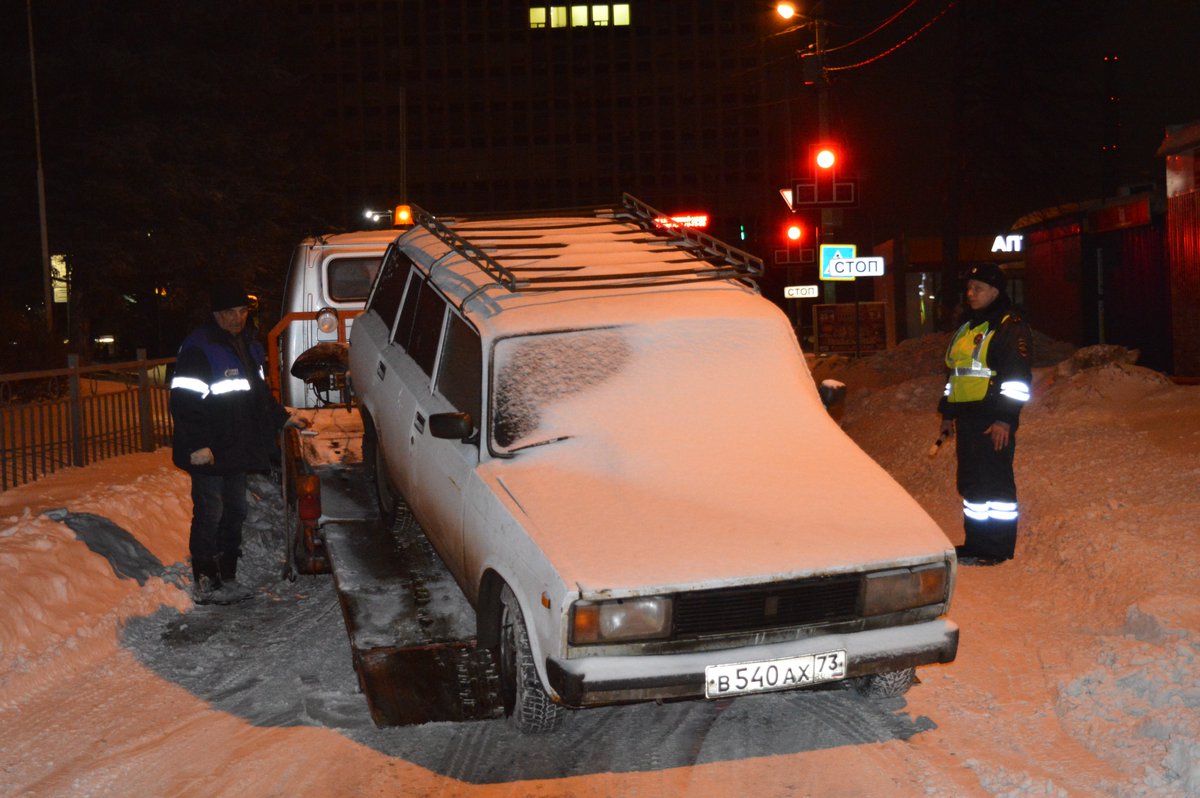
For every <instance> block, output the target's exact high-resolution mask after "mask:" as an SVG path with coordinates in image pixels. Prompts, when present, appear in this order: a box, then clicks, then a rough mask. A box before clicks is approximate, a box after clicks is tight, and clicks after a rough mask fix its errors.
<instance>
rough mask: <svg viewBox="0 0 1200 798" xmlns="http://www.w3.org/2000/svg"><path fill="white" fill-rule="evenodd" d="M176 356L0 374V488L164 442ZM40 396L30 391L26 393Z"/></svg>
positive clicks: (140, 355)
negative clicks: (169, 380) (170, 373)
mask: <svg viewBox="0 0 1200 798" xmlns="http://www.w3.org/2000/svg"><path fill="white" fill-rule="evenodd" d="M174 362H175V358H162V359H159V360H147V359H146V352H145V350H144V349H139V350H138V352H137V360H135V361H127V362H124V363H107V364H104V365H95V366H80V365H79V357H78V356H77V355H68V356H67V367H66V368H65V369H53V370H49V371H27V372H21V373H18V374H0V491H5V490H8V489H9V488H14V487H17V486H18V485H24V484H26V483H28V482H34V481H36V480H38V479H40V478H42V477H44V476H46V475H48V474H52V473H54V472H56V471H59V470H60V469H63V468H68V467H72V466H85V465H87V464H88V463H94V462H97V461H99V460H104V459H107V458H109V457H116V456H117V455H122V454H130V453H132V452H152V451H154V450H155V449H156V448H158V447H159V446H163V445H169V444H170V442H171V432H172V423H171V414H170V411H169V410H168V407H167V404H168V400H169V397H170V386H169V385H168V384H167V379H166V371H167V366H168V365H170V364H172V363H174ZM35 394H36V395H38V396H40V397H41V398H36V399H34V398H29V397H30V396H32V395H35Z"/></svg>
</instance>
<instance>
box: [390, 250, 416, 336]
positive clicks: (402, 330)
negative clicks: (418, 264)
mask: <svg viewBox="0 0 1200 798" xmlns="http://www.w3.org/2000/svg"><path fill="white" fill-rule="evenodd" d="M421 283H422V280H421V273H420V272H419V271H417V270H416V269H415V268H414V269H412V270H411V271H410V272H409V274H408V291H406V292H404V307H403V308H401V309H400V323H399V324H397V325H396V331H395V332H394V333H393V334H392V343H394V344H398V345H399V346H400V347H401V348H402V349H404V351H406V352H407V351H408V344H409V340H410V339H411V338H412V329H413V322H414V321H416V318H417V297H419V296H420V295H421Z"/></svg>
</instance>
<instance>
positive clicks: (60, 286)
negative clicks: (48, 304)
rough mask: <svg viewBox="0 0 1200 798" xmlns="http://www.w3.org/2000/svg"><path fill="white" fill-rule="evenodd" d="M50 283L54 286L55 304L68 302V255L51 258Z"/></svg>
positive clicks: (52, 256)
mask: <svg viewBox="0 0 1200 798" xmlns="http://www.w3.org/2000/svg"><path fill="white" fill-rule="evenodd" d="M50 281H51V283H53V285H54V301H55V303H62V302H67V301H68V300H69V297H68V284H67V256H66V255H51V256H50Z"/></svg>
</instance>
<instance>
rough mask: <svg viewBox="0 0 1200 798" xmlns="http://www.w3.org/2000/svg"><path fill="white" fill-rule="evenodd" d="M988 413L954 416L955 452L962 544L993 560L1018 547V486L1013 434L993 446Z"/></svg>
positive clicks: (1011, 553)
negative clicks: (997, 446) (1002, 443)
mask: <svg viewBox="0 0 1200 798" xmlns="http://www.w3.org/2000/svg"><path fill="white" fill-rule="evenodd" d="M991 423H992V420H991V419H980V418H970V417H968V418H958V419H955V451H956V452H957V454H958V493H959V495H960V496H962V499H963V530H964V531H965V532H966V534H967V539H966V542H965V543H964V544H963V546H964V551H965V553H967V554H970V555H974V556H977V557H987V558H990V559H996V560H1008V559H1011V558H1012V556H1013V553H1014V552H1015V550H1016V547H1017V486H1016V482H1015V480H1014V479H1013V454H1014V452H1015V451H1016V446H1017V435H1016V433H1015V432H1011V433H1009V436H1008V445H1007V446H1005V447H1004V448H1003V449H1001V450H1000V451H996V449H995V446H994V445H993V444H992V436H991V435H987V434H984V430H986V429H987V428H988V427H989V426H990V425H991Z"/></svg>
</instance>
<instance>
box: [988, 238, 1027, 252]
mask: <svg viewBox="0 0 1200 798" xmlns="http://www.w3.org/2000/svg"><path fill="white" fill-rule="evenodd" d="M1021 239H1022V237H1021V236H1018V235H1011V236H996V240H995V241H993V242H992V252H1020V251H1021Z"/></svg>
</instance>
